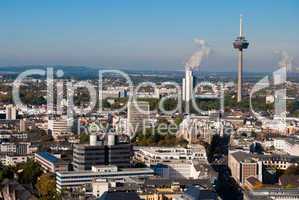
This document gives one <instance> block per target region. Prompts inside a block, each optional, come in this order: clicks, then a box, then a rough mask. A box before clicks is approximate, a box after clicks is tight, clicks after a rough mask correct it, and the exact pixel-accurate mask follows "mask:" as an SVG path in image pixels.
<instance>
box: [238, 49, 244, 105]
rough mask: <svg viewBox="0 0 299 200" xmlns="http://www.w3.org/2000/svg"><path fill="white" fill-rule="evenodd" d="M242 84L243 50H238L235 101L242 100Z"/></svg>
mask: <svg viewBox="0 0 299 200" xmlns="http://www.w3.org/2000/svg"><path fill="white" fill-rule="evenodd" d="M242 84H243V51H242V50H240V51H239V60H238V86H237V87H238V88H237V91H238V92H237V95H238V96H237V102H240V101H242Z"/></svg>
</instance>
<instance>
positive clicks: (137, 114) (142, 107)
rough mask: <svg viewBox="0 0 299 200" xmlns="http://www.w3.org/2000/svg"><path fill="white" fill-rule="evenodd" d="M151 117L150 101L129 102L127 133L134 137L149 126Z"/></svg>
mask: <svg viewBox="0 0 299 200" xmlns="http://www.w3.org/2000/svg"><path fill="white" fill-rule="evenodd" d="M149 117H150V108H149V103H148V102H145V101H132V102H128V113H127V129H128V130H127V134H128V135H129V136H130V137H133V136H134V135H135V134H136V133H137V132H138V131H142V130H143V129H144V128H145V127H146V126H148V123H149Z"/></svg>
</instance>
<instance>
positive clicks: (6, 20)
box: [0, 0, 299, 72]
mask: <svg viewBox="0 0 299 200" xmlns="http://www.w3.org/2000/svg"><path fill="white" fill-rule="evenodd" d="M298 8H299V2H298V1H296V0H286V1H274V0H265V1H258V0H254V1H216V0H215V1H205V2H203V1H196V0H191V1H188V2H186V1H176V0H172V1H170V0H166V1H158V0H153V1H129V0H124V1H121V2H119V1H116V0H114V1H105V2H104V1H94V0H91V1H75V2H73V1H72V2H71V3H70V1H67V0H51V1H50V0H45V1H36V0H28V1H20V0H10V1H2V2H0V25H1V27H2V30H1V32H0V44H1V45H0V66H16V65H17V66H20V65H21V66H24V65H25V66H26V65H50V66H51V65H64V66H89V67H98V66H103V67H106V68H118V69H132V70H133V69H137V70H167V71H169V70H170V71H171V70H183V69H184V63H185V62H186V61H187V60H188V58H189V57H190V56H191V55H192V54H193V53H194V52H195V51H196V50H197V46H196V44H194V41H193V40H194V38H199V39H203V40H205V41H206V43H207V44H208V46H209V48H210V50H211V52H210V54H209V56H208V58H206V59H204V60H203V63H202V65H201V70H203V71H210V72H213V71H214V72H217V71H220V72H221V71H223V72H226V71H228V72H234V71H236V70H237V69H236V65H237V52H236V50H234V49H233V47H232V42H233V41H234V39H235V38H236V37H237V36H238V32H239V15H240V14H243V16H244V33H245V36H246V39H247V40H248V41H249V43H250V45H249V48H248V49H247V50H246V52H245V59H244V65H245V68H244V71H247V72H269V71H273V70H274V69H277V68H278V62H279V60H280V56H279V54H278V53H277V52H278V51H286V52H287V53H288V54H289V55H290V57H291V58H292V62H293V66H294V67H297V66H298V67H299V64H297V63H299V54H298V52H299V47H298V45H297V44H298V43H299V39H298V35H299V27H298V21H299V13H298V12H297V11H298Z"/></svg>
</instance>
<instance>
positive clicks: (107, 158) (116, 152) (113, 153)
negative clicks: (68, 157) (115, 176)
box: [73, 135, 132, 171]
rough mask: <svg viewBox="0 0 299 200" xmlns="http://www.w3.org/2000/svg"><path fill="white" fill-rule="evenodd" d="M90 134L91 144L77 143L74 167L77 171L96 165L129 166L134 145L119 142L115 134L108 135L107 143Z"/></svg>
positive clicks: (74, 152)
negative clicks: (98, 140)
mask: <svg viewBox="0 0 299 200" xmlns="http://www.w3.org/2000/svg"><path fill="white" fill-rule="evenodd" d="M94 136H95V135H91V136H90V144H77V145H75V146H74V151H73V167H74V170H76V171H82V170H83V171H84V170H91V168H92V166H96V165H116V166H117V167H129V166H130V163H131V157H132V145H131V144H128V143H118V142H117V140H115V136H114V135H108V138H107V142H106V144H104V143H100V142H97V141H96V137H94Z"/></svg>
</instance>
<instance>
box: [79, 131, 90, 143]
mask: <svg viewBox="0 0 299 200" xmlns="http://www.w3.org/2000/svg"><path fill="white" fill-rule="evenodd" d="M88 142H89V135H88V134H85V133H82V134H80V143H81V144H84V143H88Z"/></svg>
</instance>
